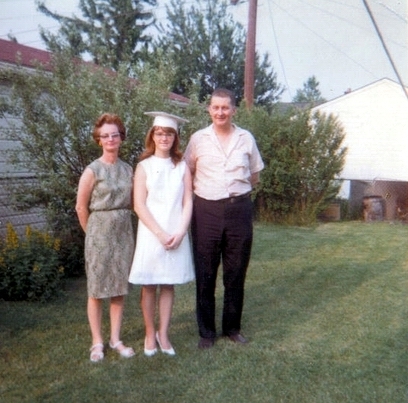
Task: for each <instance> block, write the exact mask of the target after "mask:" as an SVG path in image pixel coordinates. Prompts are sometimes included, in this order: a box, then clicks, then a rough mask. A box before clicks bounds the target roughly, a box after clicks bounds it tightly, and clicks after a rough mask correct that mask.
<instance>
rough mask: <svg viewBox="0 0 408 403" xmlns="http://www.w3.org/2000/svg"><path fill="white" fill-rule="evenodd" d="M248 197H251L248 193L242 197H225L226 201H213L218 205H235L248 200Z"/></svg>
mask: <svg viewBox="0 0 408 403" xmlns="http://www.w3.org/2000/svg"><path fill="white" fill-rule="evenodd" d="M250 197H251V192H248V193H245V194H243V195H239V196H232V197H227V198H226V199H220V200H214V201H216V202H219V203H224V204H233V203H237V202H239V201H241V200H244V199H249V198H250Z"/></svg>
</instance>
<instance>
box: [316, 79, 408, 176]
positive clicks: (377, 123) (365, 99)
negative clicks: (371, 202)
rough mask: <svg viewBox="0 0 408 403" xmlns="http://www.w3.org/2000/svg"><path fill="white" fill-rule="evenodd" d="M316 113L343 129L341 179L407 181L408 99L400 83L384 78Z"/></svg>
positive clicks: (328, 104)
mask: <svg viewBox="0 0 408 403" xmlns="http://www.w3.org/2000/svg"><path fill="white" fill-rule="evenodd" d="M313 110H314V111H320V112H323V113H326V114H333V115H334V116H336V117H337V118H338V120H339V122H340V123H341V124H342V126H343V127H344V130H345V133H346V136H345V140H344V142H343V145H344V146H345V147H347V148H348V151H347V155H346V162H345V166H344V169H343V172H342V174H341V177H342V179H346V180H362V181H374V180H389V181H408V158H407V150H408V99H407V97H406V95H405V94H404V91H403V89H402V88H401V86H400V85H399V84H397V83H395V82H394V81H392V80H389V79H382V80H379V81H377V82H375V83H372V84H370V85H367V86H366V87H363V88H361V89H358V90H356V91H352V92H350V93H348V94H346V95H343V96H341V97H339V98H337V99H334V100H332V101H329V102H326V103H325V104H322V105H319V106H317V107H316V108H314V109H313Z"/></svg>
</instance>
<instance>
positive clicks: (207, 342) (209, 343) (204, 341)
mask: <svg viewBox="0 0 408 403" xmlns="http://www.w3.org/2000/svg"><path fill="white" fill-rule="evenodd" d="M213 346H214V339H212V338H205V337H201V338H200V341H199V342H198V348H200V349H207V348H211V347H213Z"/></svg>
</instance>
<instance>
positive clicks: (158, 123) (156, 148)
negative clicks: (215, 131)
mask: <svg viewBox="0 0 408 403" xmlns="http://www.w3.org/2000/svg"><path fill="white" fill-rule="evenodd" d="M146 114H148V115H153V116H155V120H154V123H153V127H152V128H151V129H150V130H149V132H148V133H147V136H146V148H145V151H144V152H143V154H142V155H141V157H140V162H139V164H138V165H137V167H136V172H135V179H134V199H135V211H136V213H137V215H138V217H139V224H138V229H137V231H138V232H137V245H136V251H135V256H134V259H133V263H132V268H131V272H130V276H129V282H131V283H133V284H141V285H142V292H141V294H142V295H141V306H142V312H143V318H144V322H145V330H146V337H145V342H144V354H145V355H146V356H152V355H154V354H156V352H157V347H156V343H157V344H158V345H159V347H160V349H161V351H162V352H163V353H165V354H168V355H175V351H174V349H173V347H172V345H171V343H170V340H169V336H168V330H169V325H170V318H171V313H172V308H173V301H174V284H184V283H187V282H189V281H192V280H193V279H194V266H193V260H192V254H191V248H190V242H189V237H188V228H189V223H190V219H191V213H192V184H191V175H190V171H189V169H188V167H187V165H186V163H185V162H184V161H183V160H182V153H181V152H180V150H179V135H178V123H179V122H181V121H185V120H184V119H181V118H179V117H177V116H174V115H170V114H166V113H164V112H147V113H146ZM156 294H158V301H157V305H158V306H157V311H158V314H159V325H158V330H157V331H156V328H155V313H156Z"/></svg>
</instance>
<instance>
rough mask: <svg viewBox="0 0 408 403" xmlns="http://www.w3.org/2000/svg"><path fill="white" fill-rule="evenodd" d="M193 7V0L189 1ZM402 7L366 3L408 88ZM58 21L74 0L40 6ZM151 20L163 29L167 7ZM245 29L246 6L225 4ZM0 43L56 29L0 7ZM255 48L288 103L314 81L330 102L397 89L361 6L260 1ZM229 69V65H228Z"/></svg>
mask: <svg viewBox="0 0 408 403" xmlns="http://www.w3.org/2000/svg"><path fill="white" fill-rule="evenodd" d="M186 3H187V4H193V3H194V0H186ZM407 3H408V2H407V0H402V1H397V0H367V4H368V6H369V8H370V10H371V12H372V15H373V17H374V19H375V22H376V23H377V25H378V28H379V30H380V33H381V35H382V37H383V39H384V42H385V45H386V47H387V49H388V52H389V54H390V55H391V58H392V61H393V63H394V66H395V67H396V69H397V72H398V74H399V75H400V77H401V78H402V80H403V82H404V85H406V86H408V11H407ZM45 4H46V5H47V7H48V8H49V9H50V10H52V11H55V12H56V13H58V14H61V15H66V16H72V14H75V15H76V16H78V17H82V15H81V12H80V10H79V9H78V4H79V0H63V1H62V0H45ZM158 4H159V5H158V7H157V8H156V9H155V15H156V18H157V20H158V22H162V23H165V21H166V12H165V6H164V5H165V4H166V0H158ZM228 8H229V10H230V12H231V13H232V15H233V16H234V18H235V19H236V20H237V21H238V22H240V23H241V24H242V25H243V26H244V27H246V26H247V21H248V0H240V1H239V2H238V4H237V5H235V6H233V5H230V6H229V7H228ZM0 10H1V11H0V38H1V39H7V38H8V34H9V33H11V34H13V35H14V36H15V37H16V38H17V40H18V42H19V43H21V44H24V45H27V46H31V47H34V48H39V49H45V47H44V44H43V43H42V41H41V38H40V36H39V28H38V27H39V26H42V27H43V28H46V29H49V30H51V31H54V32H55V31H56V30H57V29H58V23H57V22H56V21H54V20H53V19H51V18H48V17H46V16H44V15H43V14H41V13H40V12H38V11H37V10H36V5H35V0H0ZM256 47H257V51H258V53H259V54H261V55H262V54H264V53H268V54H269V57H270V61H271V64H272V67H273V69H274V71H275V72H276V75H277V81H278V82H279V83H280V84H281V85H282V86H283V87H284V88H285V92H284V93H283V95H282V98H281V100H282V101H285V102H289V101H291V100H292V98H293V97H294V96H295V95H296V91H297V90H298V89H301V88H302V87H303V84H304V83H305V82H306V81H307V79H308V78H309V77H311V76H315V77H316V79H317V80H318V82H319V88H320V91H321V93H322V96H323V97H324V98H325V99H327V100H331V99H334V98H337V97H338V96H341V95H343V94H344V93H345V92H346V91H348V90H356V89H358V88H361V87H364V86H366V85H368V84H371V83H372V82H375V81H377V80H380V79H382V78H384V77H387V78H390V79H392V80H394V81H397V82H398V76H397V75H396V74H395V72H394V69H393V67H392V64H391V62H390V60H389V59H388V57H387V53H386V51H385V50H384V48H383V45H382V43H381V40H380V38H379V36H378V34H377V32H376V30H375V27H374V24H373V22H372V21H371V19H370V16H369V14H368V11H367V9H366V7H365V5H364V1H362V0H258V8H257V32H256ZM231 68H233V66H231Z"/></svg>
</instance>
